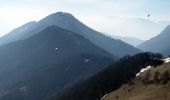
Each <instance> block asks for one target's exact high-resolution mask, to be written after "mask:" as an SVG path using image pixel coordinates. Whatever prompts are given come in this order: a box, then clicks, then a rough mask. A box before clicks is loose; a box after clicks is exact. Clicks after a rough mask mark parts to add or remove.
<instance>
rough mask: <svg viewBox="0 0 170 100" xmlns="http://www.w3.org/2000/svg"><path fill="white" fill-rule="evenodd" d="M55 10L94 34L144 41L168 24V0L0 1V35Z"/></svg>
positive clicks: (169, 2) (169, 15) (169, 13)
mask: <svg viewBox="0 0 170 100" xmlns="http://www.w3.org/2000/svg"><path fill="white" fill-rule="evenodd" d="M58 11H63V12H68V13H71V14H73V15H74V16H75V17H76V18H78V19H79V20H80V21H82V22H83V23H85V24H86V25H88V26H90V27H92V28H93V29H95V30H97V31H100V32H104V33H108V34H110V35H119V36H131V37H137V38H140V39H144V40H146V39H149V38H151V37H153V36H155V35H157V34H159V33H160V32H161V31H162V30H163V29H164V28H165V27H166V26H167V25H169V24H170V0H0V29H1V30H0V36H2V35H4V34H6V33H8V32H9V31H11V30H12V29H14V28H16V27H18V26H20V25H22V24H24V23H26V22H29V21H34V20H35V21H38V20H40V19H41V18H43V17H45V16H47V15H49V14H51V13H54V12H58ZM148 13H149V14H150V15H151V16H150V21H148V20H147V15H148Z"/></svg>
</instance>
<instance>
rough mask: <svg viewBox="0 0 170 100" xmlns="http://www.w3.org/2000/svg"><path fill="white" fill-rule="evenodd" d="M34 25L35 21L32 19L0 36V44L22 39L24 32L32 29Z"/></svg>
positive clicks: (35, 24)
mask: <svg viewBox="0 0 170 100" xmlns="http://www.w3.org/2000/svg"><path fill="white" fill-rule="evenodd" d="M36 26H37V23H36V22H34V21H33V22H28V23H26V24H24V25H22V26H20V27H18V28H16V29H14V30H12V31H11V32H9V33H8V34H6V35H5V36H3V37H1V38H0V46H2V45H5V44H8V43H11V42H14V41H17V40H20V39H22V38H23V36H24V35H25V34H26V33H28V32H29V31H31V30H32V29H34V28H35V27H36Z"/></svg>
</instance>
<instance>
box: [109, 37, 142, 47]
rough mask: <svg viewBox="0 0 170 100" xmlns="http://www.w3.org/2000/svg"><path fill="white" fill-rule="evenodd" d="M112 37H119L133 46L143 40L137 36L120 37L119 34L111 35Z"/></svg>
mask: <svg viewBox="0 0 170 100" xmlns="http://www.w3.org/2000/svg"><path fill="white" fill-rule="evenodd" d="M112 37H113V38H115V39H120V40H122V41H124V42H126V43H128V44H130V45H133V46H134V47H136V46H138V45H139V44H141V43H142V42H144V40H140V39H138V38H133V37H121V36H112Z"/></svg>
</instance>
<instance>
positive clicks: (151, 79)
mask: <svg viewBox="0 0 170 100" xmlns="http://www.w3.org/2000/svg"><path fill="white" fill-rule="evenodd" d="M169 61H170V60H169ZM101 100H170V62H168V61H166V63H164V64H163V65H160V66H157V67H153V66H152V67H151V68H150V69H148V70H146V71H144V72H142V73H140V74H139V75H138V76H136V78H135V79H133V80H132V81H131V82H129V83H128V84H125V85H123V86H122V87H121V88H119V89H118V90H116V91H114V92H112V93H109V94H106V95H105V96H104V97H102V98H101Z"/></svg>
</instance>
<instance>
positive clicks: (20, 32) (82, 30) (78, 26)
mask: <svg viewBox="0 0 170 100" xmlns="http://www.w3.org/2000/svg"><path fill="white" fill-rule="evenodd" d="M28 24H29V25H28ZM28 24H26V26H29V27H25V25H24V27H20V28H18V29H16V30H14V31H12V32H10V34H7V35H5V36H4V37H2V38H1V40H0V45H4V44H7V43H9V42H13V41H17V40H23V39H25V38H28V37H30V36H33V35H35V34H36V33H38V32H40V31H42V30H44V29H45V28H47V27H49V26H51V25H56V26H58V27H61V28H63V29H66V30H69V31H72V32H74V33H77V34H79V35H81V36H83V37H85V38H86V39H88V40H90V41H91V42H92V43H94V44H95V45H97V46H99V47H100V48H102V49H104V50H106V51H107V52H109V53H111V54H112V55H115V56H118V57H122V56H124V55H127V54H129V55H133V54H136V53H139V52H140V50H139V49H137V48H135V47H133V46H131V45H129V44H127V43H124V42H122V41H120V40H116V39H113V38H111V37H108V36H106V35H103V34H102V33H100V32H97V31H95V30H93V29H91V28H89V27H88V26H86V25H85V24H83V23H82V22H80V21H79V20H78V19H76V18H75V17H74V16H73V15H71V14H69V13H64V12H58V13H54V14H51V15H49V16H47V17H45V18H43V19H42V20H40V21H39V22H31V24H30V23H28ZM14 36H15V37H16V38H14ZM1 41H2V42H1Z"/></svg>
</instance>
